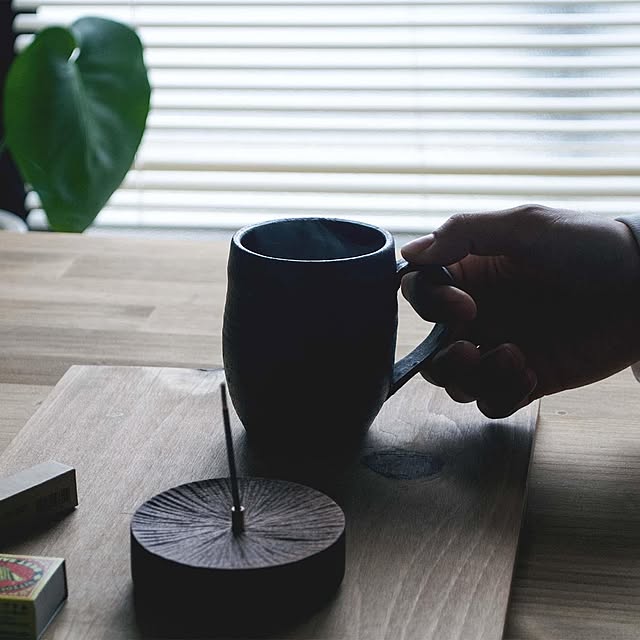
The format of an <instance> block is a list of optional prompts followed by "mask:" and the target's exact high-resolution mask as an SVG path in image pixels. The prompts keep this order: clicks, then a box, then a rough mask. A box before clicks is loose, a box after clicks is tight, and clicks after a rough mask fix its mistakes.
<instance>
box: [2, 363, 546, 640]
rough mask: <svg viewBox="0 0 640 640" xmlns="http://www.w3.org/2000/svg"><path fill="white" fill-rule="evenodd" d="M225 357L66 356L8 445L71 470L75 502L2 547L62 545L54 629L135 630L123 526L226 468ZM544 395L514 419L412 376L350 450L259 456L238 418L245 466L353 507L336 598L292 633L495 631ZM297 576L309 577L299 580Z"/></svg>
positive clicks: (18, 458)
mask: <svg viewBox="0 0 640 640" xmlns="http://www.w3.org/2000/svg"><path fill="white" fill-rule="evenodd" d="M221 379H222V374H221V373H220V372H215V371H214V372H212V371H199V370H187V369H166V368H165V369H160V368H148V367H147V368H141V367H87V366H77V367H73V368H71V369H70V371H69V372H68V373H67V374H66V375H65V376H64V378H63V379H62V381H61V382H60V383H59V385H58V386H57V387H56V389H55V390H54V391H53V393H52V394H51V396H50V397H49V398H48V399H47V400H46V401H45V403H44V404H43V406H42V407H41V408H40V410H39V411H38V412H37V413H36V414H35V415H34V416H33V417H32V418H31V420H30V421H29V423H28V424H27V425H26V426H25V427H24V428H23V429H22V430H21V432H20V434H19V435H18V436H17V437H16V438H15V439H14V441H13V442H12V444H11V445H10V446H9V448H8V449H7V450H6V451H5V452H4V454H3V455H2V457H0V467H1V468H3V469H7V470H14V469H17V468H20V467H22V466H25V465H30V464H36V463H37V462H41V461H43V460H46V459H50V458H53V459H57V460H60V461H62V462H65V463H67V464H71V465H72V466H74V467H76V469H77V478H78V491H79V501H80V506H79V508H78V509H77V511H76V512H75V513H74V514H72V515H71V516H69V517H67V518H65V519H64V520H62V521H61V522H59V523H57V524H56V525H54V526H52V527H51V528H50V529H49V530H48V531H45V532H42V533H39V534H37V535H34V536H33V537H32V538H31V539H28V540H25V541H21V542H20V543H19V544H15V545H13V546H10V547H9V549H7V551H9V552H14V553H33V554H39V555H54V556H62V557H64V558H66V559H67V566H68V579H69V589H70V597H69V602H68V604H67V606H66V607H65V609H64V610H63V612H62V613H61V614H60V617H59V619H58V620H57V621H56V623H55V625H54V626H53V627H52V631H51V636H50V637H52V638H56V637H62V638H66V637H87V638H89V637H90V638H110V639H114V638H131V637H137V634H136V632H135V627H134V617H133V609H132V598H131V581H130V575H129V532H128V527H129V523H130V519H131V516H132V514H133V512H134V511H135V509H136V508H137V507H138V506H139V505H140V504H141V503H142V502H143V501H144V500H146V499H148V498H150V497H151V496H152V495H154V494H156V493H158V492H159V491H162V490H165V489H167V488H169V487H171V486H173V485H176V484H181V483H183V482H187V481H190V480H198V479H202V478H208V477H219V476H224V475H226V470H227V463H226V458H225V456H226V453H225V447H224V434H223V428H222V413H221V407H220V399H219V392H218V388H219V383H220V381H221ZM536 417H537V404H535V405H532V406H530V407H528V408H527V409H524V410H522V411H520V412H519V413H518V414H516V415H515V416H513V417H512V418H510V419H507V420H499V421H492V420H488V419H487V418H484V417H483V416H482V415H481V414H480V413H479V412H478V411H477V410H476V409H474V408H473V407H472V406H471V405H454V404H453V403H452V402H451V401H449V400H448V399H446V397H445V396H444V394H443V392H442V391H441V390H439V389H436V388H435V387H433V386H431V385H429V384H427V383H426V382H424V381H423V380H415V381H413V382H412V383H409V384H408V385H407V386H406V387H405V388H403V389H402V390H401V391H400V392H398V393H397V394H396V395H395V396H393V398H392V399H391V400H390V401H389V402H388V403H387V405H385V407H384V409H383V412H382V413H381V414H380V416H379V418H378V419H377V420H376V422H375V424H374V427H373V428H372V431H371V433H370V436H369V437H368V438H367V440H366V442H365V444H364V446H363V449H362V450H361V451H359V452H357V453H356V454H354V455H350V456H346V457H344V458H343V459H339V460H336V459H332V460H327V459H325V460H318V461H316V462H315V463H310V462H308V461H305V463H304V464H299V463H297V461H295V460H290V461H285V460H274V459H266V458H265V457H264V456H261V455H259V454H257V453H256V452H255V451H252V450H251V449H250V448H248V447H247V446H246V442H245V438H244V437H243V431H242V429H241V427H240V426H239V425H238V422H237V419H234V431H235V434H236V440H237V456H238V462H239V468H238V470H239V473H240V474H241V475H257V476H267V477H283V478H284V479H288V480H296V481H298V482H303V483H306V484H310V485H312V486H315V487H316V488H319V489H322V490H324V491H325V492H326V493H327V494H328V495H330V496H331V497H333V498H334V499H335V500H336V501H337V502H338V503H339V504H340V505H341V506H342V507H343V509H344V511H345V514H346V517H347V569H346V575H345V580H344V583H343V586H342V588H341V590H340V591H339V593H338V595H337V596H336V598H335V599H334V600H333V601H332V602H331V603H330V604H329V605H328V606H326V607H325V608H324V609H323V610H322V611H321V612H319V613H318V614H316V615H315V616H313V617H312V618H311V619H309V620H308V621H306V622H305V623H303V624H301V625H296V626H295V627H294V628H292V629H290V630H288V631H287V632H286V633H285V634H284V635H285V636H286V637H291V638H309V639H311V638H339V637H344V638H362V639H363V640H364V639H367V640H369V639H371V640H375V639H378V638H379V639H383V638H385V639H386V638H389V639H391V638H394V639H395V638H406V639H407V640H409V639H414V638H415V639H416V640H417V639H421V640H424V639H427V638H439V639H448V638H459V639H463V638H486V639H494V638H495V639H497V638H500V637H501V635H502V629H503V625H504V620H505V614H506V610H507V603H508V598H509V590H510V584H511V576H512V570H513V562H514V557H515V553H516V546H517V540H518V534H519V530H520V520H521V516H522V511H523V504H524V496H525V485H526V478H527V470H528V466H529V459H530V453H531V447H532V442H533V436H534V433H535V423H536ZM302 588H303V587H302Z"/></svg>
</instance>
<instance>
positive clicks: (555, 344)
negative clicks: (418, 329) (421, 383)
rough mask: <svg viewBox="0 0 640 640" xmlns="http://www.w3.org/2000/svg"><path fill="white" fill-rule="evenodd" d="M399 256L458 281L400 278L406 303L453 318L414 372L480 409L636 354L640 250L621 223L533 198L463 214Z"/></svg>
mask: <svg viewBox="0 0 640 640" xmlns="http://www.w3.org/2000/svg"><path fill="white" fill-rule="evenodd" d="M402 255H403V257H404V258H405V259H406V260H407V261H409V262H410V263H414V264H439V265H447V267H448V269H449V271H450V272H451V274H452V276H453V278H454V280H455V287H452V286H433V285H429V284H428V283H427V282H426V280H425V279H424V278H422V277H421V275H420V274H419V273H412V274H409V275H407V276H405V277H404V278H403V281H402V292H403V294H404V296H405V297H406V298H407V299H408V300H409V302H410V303H411V304H412V306H413V307H414V308H415V310H416V311H417V312H418V313H419V314H420V315H421V316H422V317H423V318H424V319H425V320H430V321H443V322H446V323H448V324H449V326H451V327H452V337H451V341H450V343H449V345H448V346H446V347H445V348H443V349H442V350H440V351H439V352H438V353H437V354H435V356H434V357H433V358H432V359H431V360H430V361H429V363H428V364H427V365H426V367H425V369H424V370H423V372H422V373H423V375H424V376H425V377H426V378H427V379H428V380H430V381H431V382H433V383H434V384H438V385H440V386H443V387H445V389H446V390H447V392H448V393H449V395H450V396H451V397H452V398H453V399H454V400H457V401H459V402H471V401H477V403H478V407H479V408H480V410H481V411H482V412H483V413H484V414H485V415H487V416H488V417H491V418H501V417H505V416H508V415H510V414H511V413H513V412H514V411H516V410H517V409H519V408H520V407H522V406H524V405H526V404H528V403H529V402H531V401H532V400H535V399H536V398H539V397H541V396H543V395H548V394H551V393H555V392H558V391H562V390H564V389H569V388H573V387H578V386H581V385H584V384H588V383H591V382H595V381H596V380H600V379H602V378H605V377H607V376H609V375H611V374H613V373H615V372H617V371H620V370H621V369H624V368H625V367H627V366H629V365H630V364H632V363H633V362H636V361H638V360H640V330H639V328H640V323H639V319H640V251H639V249H638V245H637V243H636V241H635V239H634V237H633V235H632V233H631V231H630V230H629V229H628V228H627V226H626V225H625V224H624V223H623V222H620V221H616V220H611V219H606V218H602V217H599V216H589V215H585V214H581V213H577V212H573V211H567V210H559V209H550V208H547V207H542V206H539V205H527V206H522V207H517V208H515V209H509V210H505V211H496V212H490V213H483V214H462V215H456V216H453V217H451V218H450V219H449V220H448V221H447V222H446V223H445V224H444V225H443V226H442V227H440V229H438V230H437V231H435V232H434V233H433V234H430V235H429V236H425V237H423V238H419V239H417V240H414V241H412V242H409V243H408V244H406V245H405V246H404V247H403V248H402Z"/></svg>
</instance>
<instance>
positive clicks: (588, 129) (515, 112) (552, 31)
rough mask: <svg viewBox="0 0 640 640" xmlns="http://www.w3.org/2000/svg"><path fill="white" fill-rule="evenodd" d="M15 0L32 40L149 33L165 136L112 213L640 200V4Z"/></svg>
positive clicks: (266, 213) (595, 205) (193, 216)
mask: <svg viewBox="0 0 640 640" xmlns="http://www.w3.org/2000/svg"><path fill="white" fill-rule="evenodd" d="M13 1H14V6H15V8H16V10H17V11H21V12H23V13H21V14H20V15H18V17H17V19H16V22H15V28H16V30H17V31H18V32H19V33H20V34H21V35H20V36H19V38H18V46H19V47H20V46H24V45H25V43H26V42H28V40H29V38H30V37H31V36H30V34H31V33H33V32H34V31H35V30H37V29H40V28H41V27H43V26H45V25H49V24H61V23H68V22H71V21H72V20H73V19H74V18H76V17H79V16H83V15H101V16H105V17H113V18H116V19H119V20H121V21H124V22H127V23H129V24H131V25H132V26H134V27H136V28H137V29H138V31H139V33H140V36H141V38H142V41H143V43H144V45H145V48H146V51H145V57H146V60H147V65H148V66H149V69H150V78H151V83H152V87H153V95H152V111H151V113H150V116H149V121H148V128H147V132H146V134H145V138H144V140H143V144H142V146H141V149H140V152H139V154H138V158H137V160H136V163H135V166H134V167H133V169H132V170H131V172H130V173H129V176H128V177H127V179H126V182H125V184H124V185H123V187H122V188H121V189H120V190H119V191H118V192H117V193H116V194H114V196H113V198H112V199H111V201H110V203H109V204H108V206H107V207H106V208H105V209H104V211H103V212H102V213H101V214H100V216H99V219H98V224H100V225H116V226H117V225H123V226H129V227H130V226H134V227H135V226H148V227H173V226H183V227H190V228H210V227H217V228H235V227H238V226H241V225H242V224H245V223H248V222H254V221H257V220H262V219H268V218H275V217H282V216H284V217H289V216H297V215H330V216H336V217H346V218H354V219H364V220H367V221H371V222H373V223H376V224H380V225H382V226H385V227H387V228H389V229H391V230H394V231H399V232H400V231H406V232H412V233H413V232H421V231H426V230H428V229H430V228H433V227H434V226H435V225H437V224H439V223H440V222H441V221H442V220H443V219H444V218H446V217H447V216H449V215H450V214H452V213H454V212H457V211H481V210H486V209H495V208H502V207H508V206H513V205H516V204H522V203H524V202H527V201H529V202H541V203H543V204H549V205H555V206H563V207H569V208H575V209H582V210H586V211H592V212H596V213H600V214H603V215H619V214H624V213H630V212H637V211H639V210H640V204H639V203H640V198H639V196H640V182H639V181H638V175H639V174H640V146H639V142H640V115H639V108H640V95H639V93H638V90H639V89H640V73H639V66H640V65H639V63H640V29H639V26H640V2H630V1H626V0H608V1H599V2H597V1H593V2H576V1H565V2H556V1H554V0H538V1H537V2H528V1H527V2H525V1H523V0H493V1H492V2H489V1H487V2H483V1H480V0H441V1H428V0H427V1H418V0H413V1H409V2H392V1H391V2H385V1H382V0H377V1H376V0H373V1H369V2H365V1H363V0H352V1H348V0H346V1H340V0H301V1H299V2H293V1H288V0H280V1H277V0H251V1H249V0H246V1H245V0H238V1H237V2H232V1H229V2H209V1H206V0H185V1H184V2H181V3H175V2H173V1H172V0H156V1H152V0H102V1H98V0H84V1H82V0H66V1H65V0H40V1H37V0H13ZM29 12H31V13H29ZM36 217H37V212H36Z"/></svg>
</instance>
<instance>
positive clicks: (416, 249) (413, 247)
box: [402, 233, 436, 254]
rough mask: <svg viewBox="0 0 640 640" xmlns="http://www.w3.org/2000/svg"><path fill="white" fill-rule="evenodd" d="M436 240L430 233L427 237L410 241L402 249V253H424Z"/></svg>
mask: <svg viewBox="0 0 640 640" xmlns="http://www.w3.org/2000/svg"><path fill="white" fill-rule="evenodd" d="M435 240H436V237H435V236H434V235H433V233H430V234H429V235H428V236H422V237H421V238H416V239H415V240H411V242H407V244H405V245H404V247H402V251H403V252H404V251H408V252H409V253H412V254H418V253H422V252H423V251H426V250H427V249H428V248H429V247H430V246H431V245H432V244H433V243H434V242H435Z"/></svg>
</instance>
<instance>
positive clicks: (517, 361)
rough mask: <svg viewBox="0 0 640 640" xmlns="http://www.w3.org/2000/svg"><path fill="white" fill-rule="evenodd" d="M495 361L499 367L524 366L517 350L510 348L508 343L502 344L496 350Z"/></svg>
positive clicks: (513, 367)
mask: <svg viewBox="0 0 640 640" xmlns="http://www.w3.org/2000/svg"><path fill="white" fill-rule="evenodd" d="M495 362H496V364H497V365H498V366H499V367H501V368H505V369H506V368H510V369H521V368H522V367H524V360H523V358H522V355H521V354H520V351H519V350H515V349H512V348H511V347H510V346H508V345H503V346H502V347H501V348H500V349H498V350H497V351H496V354H495Z"/></svg>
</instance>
